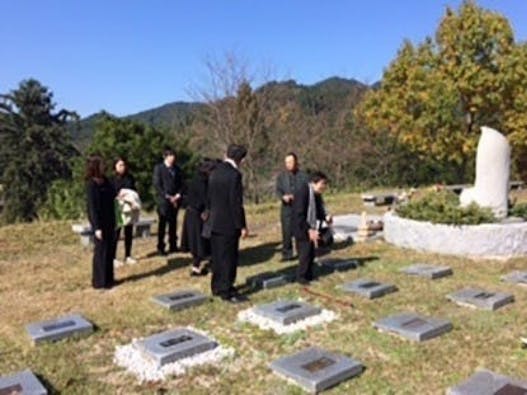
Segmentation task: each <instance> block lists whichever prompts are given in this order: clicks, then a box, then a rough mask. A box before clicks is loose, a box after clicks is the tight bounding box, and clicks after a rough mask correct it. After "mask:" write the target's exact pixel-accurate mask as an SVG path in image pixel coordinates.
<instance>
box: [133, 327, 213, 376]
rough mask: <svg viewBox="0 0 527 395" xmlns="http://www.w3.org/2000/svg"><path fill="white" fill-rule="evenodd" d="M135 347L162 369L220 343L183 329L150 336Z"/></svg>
mask: <svg viewBox="0 0 527 395" xmlns="http://www.w3.org/2000/svg"><path fill="white" fill-rule="evenodd" d="M135 346H136V347H137V348H138V349H139V350H140V351H141V352H142V353H143V354H144V355H146V356H148V357H149V358H151V359H153V360H154V361H155V362H156V363H157V365H158V366H159V367H161V366H163V365H166V364H167V363H170V362H174V361H177V360H179V359H183V358H187V357H191V356H193V355H196V354H201V353H202V352H205V351H209V350H212V349H213V348H216V347H217V346H218V343H216V342H215V341H213V340H211V339H209V338H208V337H206V336H203V335H202V334H199V333H197V332H194V331H191V330H189V329H185V328H181V329H174V330H170V331H166V332H162V333H158V334H156V335H152V336H149V337H147V338H145V339H143V340H139V341H138V342H136V343H135Z"/></svg>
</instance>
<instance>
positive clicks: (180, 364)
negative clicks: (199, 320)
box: [113, 327, 235, 383]
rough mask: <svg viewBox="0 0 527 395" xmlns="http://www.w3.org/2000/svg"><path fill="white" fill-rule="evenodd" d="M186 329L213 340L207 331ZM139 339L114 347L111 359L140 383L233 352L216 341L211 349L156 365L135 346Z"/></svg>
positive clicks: (223, 356) (179, 371)
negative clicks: (215, 345) (160, 365)
mask: <svg viewBox="0 0 527 395" xmlns="http://www.w3.org/2000/svg"><path fill="white" fill-rule="evenodd" d="M187 329H189V330H192V331H195V332H198V333H200V334H202V335H204V336H208V337H209V338H210V339H211V340H213V341H215V339H214V338H212V337H211V336H209V335H208V334H207V333H204V332H202V331H199V330H196V329H194V328H190V327H189V328H187ZM139 340H141V339H133V340H132V343H130V344H126V345H124V346H117V347H116V348H115V354H114V357H113V361H114V363H115V364H116V365H118V366H120V367H122V368H125V369H126V370H127V371H128V372H129V373H131V374H133V375H134V376H136V377H137V379H138V380H139V382H140V383H144V382H151V381H164V380H166V379H167V378H168V377H170V376H181V375H183V374H185V373H186V372H187V370H188V369H190V368H192V367H195V366H199V365H205V364H213V365H214V364H217V363H219V362H220V361H222V360H223V359H225V358H230V357H232V356H233V355H234V353H235V351H234V349H233V348H231V347H223V346H221V345H219V343H218V342H216V343H218V346H217V347H216V348H214V349H212V350H209V351H205V352H203V353H200V354H196V355H194V356H191V357H187V358H183V359H180V360H178V361H175V362H172V363H168V364H166V365H163V366H162V367H158V366H157V364H156V362H155V361H153V360H152V359H150V358H148V357H146V356H145V355H144V354H142V353H141V351H139V349H138V348H137V347H136V346H135V343H136V342H137V341H139Z"/></svg>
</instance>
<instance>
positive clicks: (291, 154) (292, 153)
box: [285, 151, 298, 162]
mask: <svg viewBox="0 0 527 395" xmlns="http://www.w3.org/2000/svg"><path fill="white" fill-rule="evenodd" d="M288 156H292V157H293V158H294V159H295V162H298V156H297V155H296V154H295V153H294V152H292V151H291V152H288V153H287V154H286V156H285V157H286V158H287V157H288Z"/></svg>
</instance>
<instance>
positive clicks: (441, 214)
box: [396, 190, 496, 225]
mask: <svg viewBox="0 0 527 395" xmlns="http://www.w3.org/2000/svg"><path fill="white" fill-rule="evenodd" d="M396 212H397V214H399V215H400V216H401V217H404V218H409V219H415V220H417V221H428V222H432V223H438V224H451V225H478V224H482V223H489V222H495V221H496V218H495V217H494V215H493V213H492V211H491V210H490V209H488V208H482V207H480V206H478V205H477V204H475V203H472V204H470V205H469V206H467V207H460V206H459V198H458V196H457V195H456V194H455V193H454V192H451V191H446V190H444V191H439V192H436V191H430V192H427V193H426V194H424V195H423V196H421V197H418V198H416V199H414V200H412V201H410V202H409V203H408V204H406V205H403V206H400V207H398V208H397V210H396Z"/></svg>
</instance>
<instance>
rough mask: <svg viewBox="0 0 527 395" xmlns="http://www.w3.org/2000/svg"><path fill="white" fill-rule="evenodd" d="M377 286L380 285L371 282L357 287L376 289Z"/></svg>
mask: <svg viewBox="0 0 527 395" xmlns="http://www.w3.org/2000/svg"><path fill="white" fill-rule="evenodd" d="M379 285H381V283H376V282H373V281H372V282H368V283H364V284H361V285H359V287H361V288H366V289H368V288H374V287H378V286H379Z"/></svg>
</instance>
